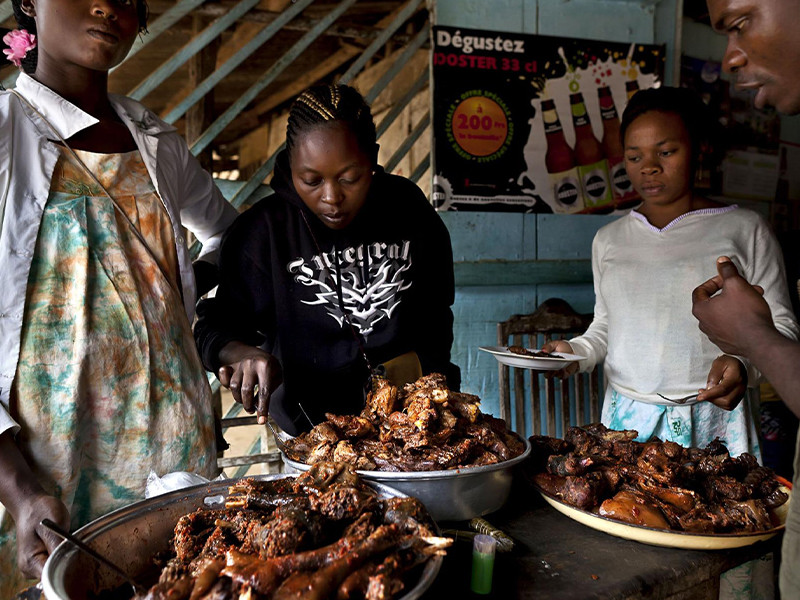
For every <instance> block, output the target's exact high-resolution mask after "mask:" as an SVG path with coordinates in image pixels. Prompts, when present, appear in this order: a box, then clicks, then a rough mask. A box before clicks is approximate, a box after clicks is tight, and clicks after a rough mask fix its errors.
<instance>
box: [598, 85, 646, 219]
mask: <svg viewBox="0 0 800 600" xmlns="http://www.w3.org/2000/svg"><path fill="white" fill-rule="evenodd" d="M597 98H598V101H599V103H600V116H601V117H602V118H603V139H602V140H601V142H600V146H601V147H602V149H603V154H605V156H606V160H607V161H608V176H609V178H610V180H611V193H612V194H613V195H614V207H615V208H617V209H626V208H631V207H633V206H636V205H637V204H639V203H640V202H641V201H642V200H641V198H639V194H637V193H636V191H635V190H634V189H633V185H632V184H631V180H630V179H629V178H628V172H627V171H626V170H625V160H624V154H623V152H622V141H621V140H620V137H619V116H618V115H617V108H616V106H615V105H614V98H613V96H612V95H611V89H610V88H609V87H608V86H607V85H604V86H602V87H599V88H597Z"/></svg>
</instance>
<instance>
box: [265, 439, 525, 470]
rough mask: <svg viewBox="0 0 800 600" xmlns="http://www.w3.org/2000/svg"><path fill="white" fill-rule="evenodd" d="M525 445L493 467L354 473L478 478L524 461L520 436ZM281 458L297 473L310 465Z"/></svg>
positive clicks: (283, 455)
mask: <svg viewBox="0 0 800 600" xmlns="http://www.w3.org/2000/svg"><path fill="white" fill-rule="evenodd" d="M520 438H521V439H522V441H523V442H524V444H525V450H523V451H522V454H520V455H519V456H515V457H514V458H511V459H509V460H505V461H503V462H499V463H495V464H493V465H483V466H480V467H464V468H461V469H442V470H439V471H362V470H361V469H357V470H356V473H358V474H359V475H361V476H362V477H364V479H367V480H369V481H375V480H381V481H383V480H387V481H425V480H431V479H432V480H439V479H452V478H454V477H478V476H480V475H485V474H486V473H492V472H494V471H504V470H506V469H509V468H511V467H513V466H514V465H517V464H519V463H521V462H522V461H524V460H525V459H526V458H527V457H528V455H529V454H530V453H531V443H530V441H528V440H527V439H526V438H523V437H521V436H520ZM281 457H282V458H283V460H284V461H285V462H286V464H288V465H289V466H291V467H293V468H294V469H297V470H299V471H307V470H308V469H310V468H311V466H312V465H309V464H307V463H303V462H298V461H296V460H292V459H291V458H289V457H288V456H286V453H285V452H284V451H283V450H281Z"/></svg>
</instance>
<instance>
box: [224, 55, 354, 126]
mask: <svg viewBox="0 0 800 600" xmlns="http://www.w3.org/2000/svg"><path fill="white" fill-rule="evenodd" d="M359 52H360V49H359V48H357V47H356V46H353V45H351V44H345V45H344V46H343V47H342V48H340V49H339V50H337V51H336V52H335V53H334V54H332V55H331V56H329V57H328V58H326V59H325V60H323V61H322V62H321V63H319V64H318V65H317V66H316V67H314V68H313V69H312V70H311V71H306V72H305V73H303V74H301V75H300V76H299V77H297V78H295V80H294V81H293V82H292V83H291V84H290V85H287V86H284V87H283V88H282V89H281V90H279V91H278V92H276V93H274V94H271V95H269V96H267V97H266V98H264V100H262V101H261V102H259V103H258V104H256V105H255V107H253V108H252V109H250V110H248V111H246V112H243V113H242V114H241V115H240V117H239V118H238V119H236V121H235V122H234V123H233V124H232V125H235V128H236V129H241V130H242V131H246V130H250V129H252V128H253V127H257V126H258V125H259V124H260V120H259V118H260V117H261V115H263V114H264V113H267V112H269V111H271V110H272V109H273V108H275V107H276V106H278V105H279V104H281V103H283V102H285V101H286V100H289V99H290V98H294V97H295V96H298V95H299V94H300V92H302V91H303V90H305V89H306V88H308V87H309V86H311V85H313V84H314V83H316V82H317V81H319V80H320V79H324V78H325V76H326V75H329V74H330V73H331V72H333V71H335V70H336V69H338V68H339V67H340V66H342V65H343V64H344V63H346V62H347V61H348V60H350V59H351V58H353V57H354V56H355V55H356V54H358V53H359Z"/></svg>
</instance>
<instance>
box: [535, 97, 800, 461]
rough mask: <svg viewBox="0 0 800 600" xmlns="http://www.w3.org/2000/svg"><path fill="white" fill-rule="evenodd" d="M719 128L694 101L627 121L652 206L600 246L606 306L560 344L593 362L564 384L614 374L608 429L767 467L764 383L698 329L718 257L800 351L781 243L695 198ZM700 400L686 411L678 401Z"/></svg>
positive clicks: (638, 102)
mask: <svg viewBox="0 0 800 600" xmlns="http://www.w3.org/2000/svg"><path fill="white" fill-rule="evenodd" d="M711 123H713V119H709V118H708V113H707V110H706V107H705V105H704V104H703V103H702V101H701V100H700V98H699V97H697V96H696V95H695V94H694V93H693V92H691V91H689V90H686V89H680V88H659V89H650V90H643V91H640V92H638V93H637V94H636V95H635V96H634V97H633V98H632V99H631V100H630V102H629V104H628V106H627V108H626V109H625V113H624V114H623V118H622V125H621V136H622V142H623V146H624V151H625V165H626V169H627V171H628V175H629V177H630V179H631V182H632V183H633V186H634V188H635V189H636V191H637V192H638V193H639V194H640V196H641V197H642V204H641V205H640V206H639V208H638V209H636V210H633V211H631V212H630V213H629V214H628V215H626V216H624V217H622V218H620V219H618V220H617V221H614V222H613V223H611V224H609V225H607V226H605V227H603V228H602V229H600V230H599V231H598V232H597V235H596V236H595V239H594V242H593V245H592V269H593V275H594V288H595V295H596V304H595V312H594V321H593V322H592V324H591V326H590V327H589V329H588V330H587V331H586V333H585V334H584V335H582V336H580V337H577V338H575V339H572V340H569V342H565V341H560V342H551V343H550V344H548V345H546V346H545V349H548V350H550V351H559V352H570V353H574V354H577V355H580V356H585V357H586V359H585V360H582V361H580V362H579V363H573V364H572V365H570V366H569V367H567V369H565V371H564V372H562V375H568V374H571V373H573V372H575V371H576V370H578V369H580V370H582V371H585V370H589V369H591V368H593V367H594V366H595V364H597V363H600V362H603V361H604V362H605V365H604V373H605V376H606V380H607V382H608V387H607V389H606V394H605V399H604V404H603V412H602V420H603V423H604V424H605V425H607V426H608V427H611V428H613V429H635V430H637V431H638V432H639V438H638V440H639V441H646V440H648V439H650V438H651V437H653V436H656V437H658V438H660V439H662V440H670V441H674V442H677V443H679V444H681V445H683V446H704V445H705V444H707V443H709V442H710V441H712V440H713V439H714V438H715V437H717V436H719V437H720V438H721V439H722V440H723V441H724V442H725V444H726V445H727V446H728V449H729V450H730V452H731V454H732V455H739V454H741V453H742V452H750V453H752V454H754V455H755V456H756V457H758V458H760V450H759V443H758V435H757V431H758V427H757V424H758V418H757V417H758V407H757V405H756V404H755V403H754V402H751V399H750V394H749V393H748V391H747V386H748V385H749V386H751V387H754V386H757V385H758V383H759V379H760V374H759V373H758V372H757V371H756V370H755V369H754V368H753V367H752V365H750V363H749V362H748V361H747V360H745V359H744V358H741V357H734V356H730V355H726V354H723V353H722V351H721V350H720V349H719V348H717V347H716V346H715V345H714V344H712V343H711V341H709V339H708V338H707V337H706V336H705V334H703V333H702V332H701V331H700V330H699V329H698V327H697V322H696V320H695V319H694V317H692V303H691V295H692V290H693V289H694V286H695V285H696V282H697V281H704V280H705V279H708V278H709V277H711V276H713V275H714V273H712V272H711V270H713V268H714V260H715V259H716V257H717V256H722V255H725V256H730V257H731V258H732V260H733V262H734V263H735V264H736V266H737V267H738V268H739V271H740V272H741V273H742V274H743V275H744V276H745V277H746V278H747V279H748V281H752V282H753V283H754V284H757V285H760V286H761V287H763V289H764V298H765V299H766V300H767V302H768V304H769V306H770V309H771V311H772V316H773V319H774V321H775V326H776V327H777V328H778V329H779V330H780V331H781V333H783V334H784V335H785V336H787V337H789V338H792V339H796V338H797V335H798V326H797V323H796V321H795V319H794V316H793V314H792V310H791V304H790V301H789V295H788V290H787V284H786V277H785V273H784V267H783V260H782V258H781V252H780V248H779V246H778V242H777V240H776V238H775V236H774V235H773V233H772V232H771V230H770V228H769V225H768V224H767V223H766V222H765V221H764V219H762V218H761V217H760V216H759V215H758V214H756V213H755V212H752V211H749V210H746V209H742V208H738V207H737V206H735V205H734V206H727V205H723V204H720V203H718V202H714V201H712V200H709V199H706V198H703V197H701V196H698V195H696V194H695V193H694V192H693V189H692V182H693V180H694V173H695V168H696V165H697V159H698V157H699V155H700V152H701V148H702V147H703V144H706V143H707V142H708V140H709V136H708V131H709V129H710V124H711ZM698 390H699V395H698V396H697V398H696V400H692V401H689V402H687V403H686V404H683V405H680V404H676V403H673V402H670V401H667V400H665V399H663V398H662V397H661V395H663V396H666V397H667V398H682V397H685V396H688V395H690V394H697V393H698Z"/></svg>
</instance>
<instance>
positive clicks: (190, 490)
mask: <svg viewBox="0 0 800 600" xmlns="http://www.w3.org/2000/svg"><path fill="white" fill-rule="evenodd" d="M299 475H300V474H299V473H297V474H293V473H270V474H263V475H253V476H251V477H238V478H234V479H220V480H214V481H211V482H209V483H200V484H198V485H192V486H188V487H185V488H181V489H179V490H174V491H172V492H167V493H165V494H161V495H159V496H154V497H152V498H147V499H145V500H140V501H138V502H134V503H132V504H128V505H127V506H123V507H121V508H118V509H116V510H114V511H111V512H110V513H107V514H105V515H103V516H100V517H98V518H97V519H95V520H94V521H91V522H89V523H87V524H86V525H84V526H83V527H81V528H79V529H77V530H76V531H75V536H76V537H78V538H79V539H81V540H82V541H85V542H88V541H90V540H92V539H94V538H95V537H97V536H98V535H100V534H102V533H104V532H106V531H108V530H111V529H114V528H115V527H118V526H119V525H121V524H123V523H125V522H126V521H129V520H131V519H132V518H134V517H136V516H138V515H139V514H140V513H141V512H142V510H143V509H144V510H145V511H147V512H155V511H157V510H159V509H161V508H164V507H166V506H168V505H170V504H172V503H174V502H175V501H176V500H180V499H184V498H189V497H190V496H201V495H202V496H214V495H219V494H223V493H227V488H228V487H230V485H232V484H233V482H235V481H241V480H244V479H258V480H261V481H275V480H278V479H288V478H291V479H294V478H296V477H298V476H299ZM365 483H366V484H367V485H369V486H370V487H371V488H373V489H374V490H376V491H377V492H378V493H379V494H381V493H382V494H385V495H387V496H389V497H395V498H408V497H409V495H408V494H406V493H405V492H401V491H400V490H397V489H395V488H393V487H391V486H388V485H386V484H384V483H381V482H379V481H372V480H367V481H365ZM201 491H202V492H203V493H202V494H201V493H200V492H201ZM431 521H432V522H433V528H434V531H435V533H436V535H441V530H440V529H439V526H438V525H437V524H436V522H435V521H434V520H433V519H432V518H431ZM75 552H77V550H76V548H74V547H73V545H72V544H71V543H69V542H67V541H66V540H65V541H63V542H61V543H60V544H59V545H58V546H57V547H56V549H55V550H54V551H53V552H52V553H51V554H50V556H48V557H47V561H46V562H45V565H44V568H43V569H42V587H43V588H44V596H45V597H46V598H53V599H54V600H59V599H61V598H64V596H62V595H61V594H60V591H58V590H56V588H55V587H53V584H52V582H51V578H52V575H53V573H52V572H53V571H54V570H55V568H56V565H57V564H58V562H59V561H62V560H67V559H68V558H69V557H70V555H71V554H72V553H75ZM443 561H444V557H443V556H440V555H435V556H433V557H432V558H431V559H430V560H428V562H427V563H426V564H425V567H424V568H423V571H422V574H421V575H420V577H419V580H418V581H417V582H416V585H414V587H412V588H411V589H409V590H408V593H407V594H404V595H403V596H400V597H398V599H397V600H417V599H418V598H420V597H421V596H422V594H423V593H425V591H426V590H427V589H428V588H429V587H430V586H431V584H432V583H433V581H434V579H436V576H437V575H438V574H439V570H440V569H441V567H442V562H443Z"/></svg>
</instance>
